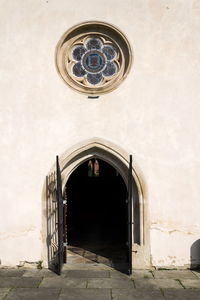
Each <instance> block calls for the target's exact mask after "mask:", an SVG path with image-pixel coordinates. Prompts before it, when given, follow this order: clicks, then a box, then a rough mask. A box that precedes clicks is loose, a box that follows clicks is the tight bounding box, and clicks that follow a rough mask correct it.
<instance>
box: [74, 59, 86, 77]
mask: <svg viewBox="0 0 200 300" xmlns="http://www.w3.org/2000/svg"><path fill="white" fill-rule="evenodd" d="M72 72H73V74H74V75H75V76H77V77H83V76H84V75H85V70H84V69H83V68H82V65H81V63H80V62H78V63H76V64H75V65H74V66H73V68H72Z"/></svg>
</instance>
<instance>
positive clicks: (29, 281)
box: [0, 277, 42, 288]
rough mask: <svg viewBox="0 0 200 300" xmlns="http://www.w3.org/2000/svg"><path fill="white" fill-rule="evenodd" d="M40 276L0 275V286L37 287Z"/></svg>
mask: <svg viewBox="0 0 200 300" xmlns="http://www.w3.org/2000/svg"><path fill="white" fill-rule="evenodd" d="M41 281H42V278H39V277H38V278H34V277H1V279H0V288H20V287H24V288H34V287H38V286H39V284H40V283H41Z"/></svg>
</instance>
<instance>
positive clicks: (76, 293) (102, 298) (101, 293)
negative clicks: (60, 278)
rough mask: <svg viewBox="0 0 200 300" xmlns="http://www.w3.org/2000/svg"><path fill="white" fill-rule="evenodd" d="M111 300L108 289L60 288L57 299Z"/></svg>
mask: <svg viewBox="0 0 200 300" xmlns="http://www.w3.org/2000/svg"><path fill="white" fill-rule="evenodd" d="M94 299H95V300H111V291H110V290H109V289H62V291H61V293H60V297H59V300H94Z"/></svg>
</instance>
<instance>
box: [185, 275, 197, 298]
mask: <svg viewBox="0 0 200 300" xmlns="http://www.w3.org/2000/svg"><path fill="white" fill-rule="evenodd" d="M181 283H182V285H183V286H184V287H185V288H186V289H200V279H195V280H193V279H181ZM199 299H200V290H199Z"/></svg>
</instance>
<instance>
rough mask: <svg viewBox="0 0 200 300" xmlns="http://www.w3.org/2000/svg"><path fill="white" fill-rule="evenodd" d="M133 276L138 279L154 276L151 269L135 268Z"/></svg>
mask: <svg viewBox="0 0 200 300" xmlns="http://www.w3.org/2000/svg"><path fill="white" fill-rule="evenodd" d="M131 278H133V279H136V278H139V279H144V278H154V276H153V274H152V272H151V271H149V270H135V271H133V273H132V275H131Z"/></svg>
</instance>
